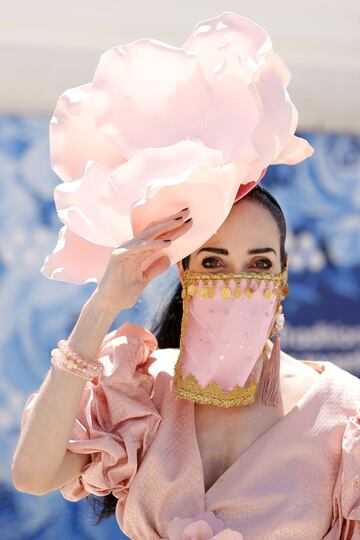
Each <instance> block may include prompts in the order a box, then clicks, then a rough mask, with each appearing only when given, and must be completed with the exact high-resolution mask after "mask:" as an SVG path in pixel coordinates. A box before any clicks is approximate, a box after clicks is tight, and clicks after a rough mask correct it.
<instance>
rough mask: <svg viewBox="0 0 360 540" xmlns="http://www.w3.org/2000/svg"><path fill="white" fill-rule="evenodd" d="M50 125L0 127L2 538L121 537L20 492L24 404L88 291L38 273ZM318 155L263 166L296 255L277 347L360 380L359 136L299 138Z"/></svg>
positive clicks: (45, 232) (49, 225)
mask: <svg viewBox="0 0 360 540" xmlns="http://www.w3.org/2000/svg"><path fill="white" fill-rule="evenodd" d="M48 125H49V118H35V119H34V118H31V119H30V118H23V117H16V116H4V117H2V118H1V117H0V191H1V197H0V209H1V211H0V241H1V243H0V278H1V287H0V309H1V313H2V317H1V324H0V347H1V354H0V365H1V377H0V400H1V408H0V451H1V458H2V459H1V461H0V472H1V479H0V489H1V493H0V501H1V504H0V531H1V538H2V539H3V540H10V539H11V540H15V539H16V540H20V539H21V540H30V539H37V540H40V539H46V540H48V539H56V540H57V539H59V540H60V539H63V538H66V539H67V540H71V539H75V538H76V540H85V539H89V540H90V539H100V538H101V539H103V538H106V537H107V535H110V534H114V535H115V537H117V538H126V537H125V536H124V535H122V534H121V532H120V530H119V528H118V525H117V523H116V521H115V519H114V518H110V519H109V520H106V521H105V522H103V523H102V524H100V525H99V526H97V527H95V526H94V525H93V521H94V515H93V513H92V511H91V508H90V505H89V503H88V501H87V499H83V500H81V501H79V502H78V503H70V502H68V501H66V500H65V499H63V497H62V496H61V495H60V493H59V492H56V493H55V492H54V493H51V494H49V495H45V496H43V497H37V496H32V495H28V494H25V493H21V492H18V491H17V490H15V489H14V488H13V486H12V482H11V460H12V455H13V453H14V448H15V445H16V442H17V439H18V435H19V423H20V418H21V414H22V410H23V407H24V404H25V401H26V398H27V396H28V395H29V394H30V393H31V392H33V391H37V390H38V388H39V386H40V385H41V383H42V381H43V379H44V377H45V375H46V373H47V371H48V369H49V366H50V351H51V349H52V348H53V347H54V344H56V342H57V341H58V340H59V339H62V338H64V336H67V335H68V334H69V333H70V332H71V330H72V328H73V326H74V324H75V321H76V319H77V317H78V315H79V312H80V310H81V307H82V305H83V304H84V302H85V301H86V300H87V298H88V297H89V296H90V294H91V293H92V291H93V290H94V288H95V286H96V285H95V284H94V283H89V284H86V285H83V286H78V285H71V284H67V283H62V282H57V281H51V280H48V279H46V278H45V277H44V276H43V275H42V274H41V273H40V267H41V266H42V264H43V261H44V258H45V257H46V255H47V254H48V253H50V252H51V251H52V250H53V249H54V246H55V244H56V241H57V234H58V230H59V228H60V226H61V225H62V224H61V223H60V221H59V220H58V217H57V214H56V211H55V206H54V200H53V189H54V187H55V186H56V184H58V183H59V182H60V180H59V178H58V177H57V176H56V175H55V174H54V173H53V172H52V170H51V168H50V160H49V147H48ZM298 135H300V136H303V137H305V138H307V140H308V141H309V142H310V143H311V144H312V146H313V147H314V148H315V154H314V156H313V157H312V158H310V159H308V160H306V161H305V162H303V163H301V164H299V165H296V166H292V167H291V166H285V165H281V166H280V165H279V166H272V167H269V169H268V172H267V174H266V177H265V178H264V179H263V180H262V185H264V187H267V188H268V189H269V190H270V191H271V192H272V193H273V194H274V195H275V197H277V199H278V201H279V203H280V204H281V205H282V207H283V209H284V212H285V216H286V220H287V225H288V238H287V245H286V247H287V251H288V252H289V254H290V255H291V261H290V269H289V296H288V297H287V299H286V300H285V302H284V314H285V319H286V322H285V328H284V330H283V333H282V336H283V337H282V346H283V349H284V350H285V351H286V352H287V353H289V354H291V355H293V356H295V357H296V358H307V359H314V360H324V359H325V360H330V361H333V362H334V363H336V364H338V365H339V366H341V367H343V368H344V369H347V370H348V371H350V372H352V373H354V374H355V375H357V376H359V374H360V315H359V297H360V291H359V282H360V212H359V209H360V136H350V135H339V134H321V133H300V132H299V133H298ZM176 281H177V269H176V266H175V267H173V268H170V269H169V270H168V271H167V272H165V273H164V274H162V275H161V276H159V277H157V278H156V279H155V280H153V281H152V282H151V283H150V284H149V286H148V287H147V288H146V289H145V291H144V292H143V294H142V296H141V297H140V299H139V301H138V302H137V304H136V305H135V306H134V307H133V308H132V309H130V310H124V311H122V312H121V313H120V314H119V316H118V317H117V319H116V320H115V321H114V324H113V326H112V328H111V329H113V328H114V327H116V326H118V325H119V324H121V323H122V322H124V321H132V322H135V323H138V324H142V325H145V326H148V325H150V324H151V318H152V313H154V312H155V310H156V306H157V305H158V303H159V302H160V300H161V298H162V297H163V294H164V293H165V292H166V293H167V294H168V293H169V292H171V290H172V287H173V286H175V284H176Z"/></svg>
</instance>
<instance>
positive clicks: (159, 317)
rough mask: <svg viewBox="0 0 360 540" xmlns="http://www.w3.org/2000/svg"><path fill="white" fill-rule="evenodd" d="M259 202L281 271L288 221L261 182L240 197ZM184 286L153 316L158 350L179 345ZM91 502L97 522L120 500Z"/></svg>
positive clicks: (93, 498) (184, 263) (91, 498)
mask: <svg viewBox="0 0 360 540" xmlns="http://www.w3.org/2000/svg"><path fill="white" fill-rule="evenodd" d="M244 199H247V200H250V201H256V202H257V203H259V204H261V205H262V206H263V207H264V208H267V210H268V211H269V212H270V213H271V215H272V216H273V218H274V219H275V221H276V223H277V225H278V229H279V232H280V261H281V270H282V271H283V270H284V269H285V267H286V257H287V253H286V251H285V240H286V222H285V216H284V214H283V211H282V209H281V207H280V205H279V203H278V202H277V200H276V199H275V197H274V196H273V195H272V194H271V193H270V192H269V191H268V190H267V189H265V188H263V187H262V186H260V185H259V184H258V185H257V186H255V187H254V188H253V189H252V190H251V191H250V192H249V193H247V194H246V195H245V196H244V197H243V198H242V199H240V200H244ZM190 256H191V255H188V256H187V257H185V258H184V259H182V261H181V262H182V266H183V268H184V270H186V269H187V268H189V262H190ZM181 291H182V285H181V282H180V281H179V282H178V284H177V286H176V288H175V291H174V292H173V293H172V294H171V295H170V300H165V306H164V304H162V305H161V306H160V308H159V311H158V313H157V314H156V316H155V317H154V324H153V326H152V328H151V329H150V331H151V332H152V333H153V334H154V336H155V337H156V339H157V341H158V346H159V349H167V348H173V349H177V348H179V342H180V329H181V319H182V298H181ZM87 499H88V500H89V502H90V503H92V506H93V510H94V512H95V513H96V514H97V516H98V520H97V522H96V523H95V525H98V523H99V522H100V521H101V520H102V519H104V518H107V517H109V516H111V515H112V514H113V513H114V512H115V508H116V503H117V501H118V499H117V498H116V497H115V496H114V495H113V494H112V493H110V494H109V495H106V496H104V497H97V496H94V495H89V496H88V497H87Z"/></svg>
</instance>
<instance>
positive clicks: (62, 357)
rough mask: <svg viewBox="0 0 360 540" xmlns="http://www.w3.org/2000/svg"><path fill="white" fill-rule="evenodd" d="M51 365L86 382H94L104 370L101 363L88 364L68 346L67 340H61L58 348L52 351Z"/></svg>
mask: <svg viewBox="0 0 360 540" xmlns="http://www.w3.org/2000/svg"><path fill="white" fill-rule="evenodd" d="M51 363H52V365H53V366H57V367H59V368H61V369H64V370H65V371H68V372H70V373H72V374H73V375H77V376H78V377H81V378H82V379H85V380H92V379H93V378H94V377H96V376H97V375H98V374H100V373H101V370H102V364H101V362H99V361H96V363H91V362H86V361H85V360H83V359H82V358H81V356H79V355H78V354H77V353H75V351H73V350H72V349H71V348H70V347H69V346H68V345H67V342H66V341H65V340H60V341H59V342H58V348H56V349H53V350H52V351H51Z"/></svg>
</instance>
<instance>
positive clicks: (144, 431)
mask: <svg viewBox="0 0 360 540" xmlns="http://www.w3.org/2000/svg"><path fill="white" fill-rule="evenodd" d="M190 214H191V208H190V209H184V210H183V211H181V212H179V213H178V214H177V215H174V216H169V218H168V219H163V220H159V221H157V222H154V223H152V224H151V225H150V226H148V227H147V228H146V229H145V230H144V231H143V232H142V233H141V234H139V235H138V236H136V237H135V238H134V239H132V240H131V241H129V242H128V243H126V245H123V246H121V247H120V248H119V249H117V250H115V251H114V252H113V255H112V258H111V260H110V262H109V265H108V267H107V270H106V272H105V275H104V277H103V280H102V281H101V282H100V283H99V285H98V287H97V289H96V290H95V292H94V293H93V294H92V296H91V297H90V299H89V300H88V301H87V302H86V304H85V306H84V308H83V309H82V311H81V314H80V317H79V319H78V321H77V323H76V325H75V327H74V330H73V331H72V333H71V335H70V337H69V341H68V343H69V346H70V347H72V348H73V350H75V351H76V352H78V353H79V354H80V355H81V357H82V358H84V359H86V360H87V361H88V362H89V363H91V362H93V359H94V357H95V356H96V357H97V359H98V360H99V359H101V362H102V364H103V372H102V374H101V376H100V377H99V379H98V380H95V382H87V383H86V384H84V382H83V380H81V379H80V378H79V377H76V376H74V375H73V374H69V373H68V372H67V371H65V370H62V369H58V367H56V366H55V365H53V367H52V369H51V370H50V372H49V373H48V375H47V377H46V379H45V380H44V382H43V384H42V386H41V388H40V390H39V392H38V393H33V394H31V396H30V397H29V399H28V401H27V403H26V406H25V409H24V414H23V418H22V426H21V428H22V431H21V435H20V438H19V442H18V445H17V448H16V452H15V455H14V463H13V481H14V484H15V486H16V488H17V489H19V490H20V491H24V492H27V493H33V494H37V495H42V494H45V493H48V492H50V491H54V490H58V489H60V490H61V493H62V495H63V496H64V497H65V498H66V499H67V500H70V501H77V500H79V499H81V498H83V497H86V496H88V495H89V494H92V495H97V496H101V498H100V499H95V500H96V501H97V502H99V501H100V502H102V503H103V509H102V511H101V512H100V515H101V516H103V517H104V516H106V515H110V514H111V513H112V512H113V511H115V512H116V518H117V520H118V523H119V526H120V527H121V529H122V530H123V531H124V533H125V534H127V535H128V536H129V537H130V538H132V539H134V540H140V539H147V540H148V539H149V540H152V539H159V538H160V539H165V538H166V539H170V540H174V539H178V540H180V539H188V538H215V539H220V540H226V539H228V540H230V539H233V540H236V539H238V540H239V539H241V538H243V539H245V540H247V539H255V538H256V539H258V540H259V539H264V540H265V539H272V538H273V539H275V538H280V537H282V538H286V539H295V538H296V539H301V540H303V539H305V538H306V539H307V540H310V539H314V540H319V539H326V540H330V539H331V540H334V539H350V538H351V539H357V538H360V482H359V474H360V407H358V405H359V395H360V382H359V380H358V379H357V378H356V377H354V376H353V375H351V374H350V373H348V372H346V371H344V370H342V369H341V368H339V367H338V366H336V365H335V364H333V363H331V362H311V361H299V360H296V359H295V358H293V357H291V356H289V355H287V354H285V353H284V352H281V355H280V373H279V377H280V395H281V403H280V405H279V406H278V407H274V406H270V405H266V404H264V403H262V402H261V401H259V400H256V401H254V402H252V403H250V404H248V405H247V406H237V407H217V406H214V405H205V404H201V403H195V402H194V401H192V400H191V399H190V400H189V399H179V397H178V396H177V395H176V394H175V389H174V384H173V381H174V366H175V364H176V362H177V359H178V356H179V340H180V324H181V319H182V296H181V294H180V293H181V289H182V285H181V283H180V282H179V286H178V287H177V289H176V291H175V294H174V296H173V298H172V299H171V301H170V303H169V304H168V307H167V309H166V310H165V312H164V313H163V316H162V320H161V321H160V323H159V324H158V325H157V327H156V328H155V329H154V330H153V332H154V334H153V333H152V332H149V331H148V330H146V329H145V328H142V327H141V326H138V325H135V324H130V323H125V324H123V325H122V326H121V327H120V328H118V329H116V330H115V331H113V332H110V333H106V332H107V330H108V328H109V326H110V325H111V322H112V321H113V320H114V318H115V317H116V315H117V313H118V311H119V310H120V309H124V308H128V307H131V306H132V305H134V303H135V302H136V300H137V298H138V297H139V295H140V294H141V291H142V290H143V288H144V286H145V285H146V284H147V283H148V282H149V281H150V280H151V279H152V278H154V277H155V276H156V275H158V274H159V273H161V272H162V271H164V269H166V268H167V267H168V261H167V260H166V258H165V257H161V258H159V259H158V260H157V262H155V263H154V264H153V265H152V266H151V267H149V268H148V269H147V271H146V272H145V273H142V272H141V271H140V263H141V262H142V261H144V260H145V259H146V257H147V256H149V255H151V254H153V253H154V252H155V251H156V250H159V249H161V247H162V246H163V245H164V243H163V241H164V240H171V241H172V240H174V239H175V238H177V237H179V236H180V235H182V234H184V233H185V232H186V231H187V230H189V228H190V227H191V226H192V224H191V217H189V215H190ZM285 234H286V227H285V220H284V216H283V213H282V211H281V209H280V207H279V205H278V203H277V202H276V201H275V199H274V198H273V197H272V196H271V195H270V193H269V192H267V190H264V189H263V188H260V187H259V186H258V187H255V188H254V189H252V190H251V191H250V192H249V193H248V194H247V195H246V196H244V197H243V198H242V199H241V200H239V201H238V202H236V203H235V204H234V205H233V207H232V210H231V212H230V214H229V215H228V217H227V219H226V220H225V221H224V223H223V224H222V226H221V227H220V228H219V230H218V231H217V232H216V234H214V235H213V236H212V237H211V238H209V240H208V241H207V242H206V243H205V244H204V245H203V246H201V248H200V250H197V251H196V252H194V253H192V254H191V255H190V256H189V257H187V258H186V259H184V260H183V261H182V263H178V269H179V277H180V279H181V278H182V277H183V276H184V271H185V270H191V271H193V272H201V273H209V272H211V273H214V274H216V273H219V272H222V273H231V272H235V273H239V272H253V273H260V272H261V273H262V272H269V273H271V274H274V275H275V274H278V273H279V272H281V271H283V270H284V269H285V268H286V266H287V263H288V257H287V254H286V253H285ZM254 250H255V251H254ZM104 336H105V337H104ZM156 338H157V339H158V343H157V340H156ZM240 343H241V341H239V346H240ZM157 344H158V345H159V349H157ZM267 345H268V346H269V350H270V351H271V341H270V339H268V341H267ZM64 396H66V399H64ZM35 398H36V400H35ZM74 419H76V422H75V425H74ZM45 447H46V452H44V451H43V449H44V448H45Z"/></svg>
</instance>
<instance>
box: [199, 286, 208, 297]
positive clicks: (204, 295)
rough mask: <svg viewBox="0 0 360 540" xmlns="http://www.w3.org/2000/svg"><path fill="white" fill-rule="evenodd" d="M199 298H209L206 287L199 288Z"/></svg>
mask: <svg viewBox="0 0 360 540" xmlns="http://www.w3.org/2000/svg"><path fill="white" fill-rule="evenodd" d="M200 298H209V289H208V287H202V288H201V289H200Z"/></svg>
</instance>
